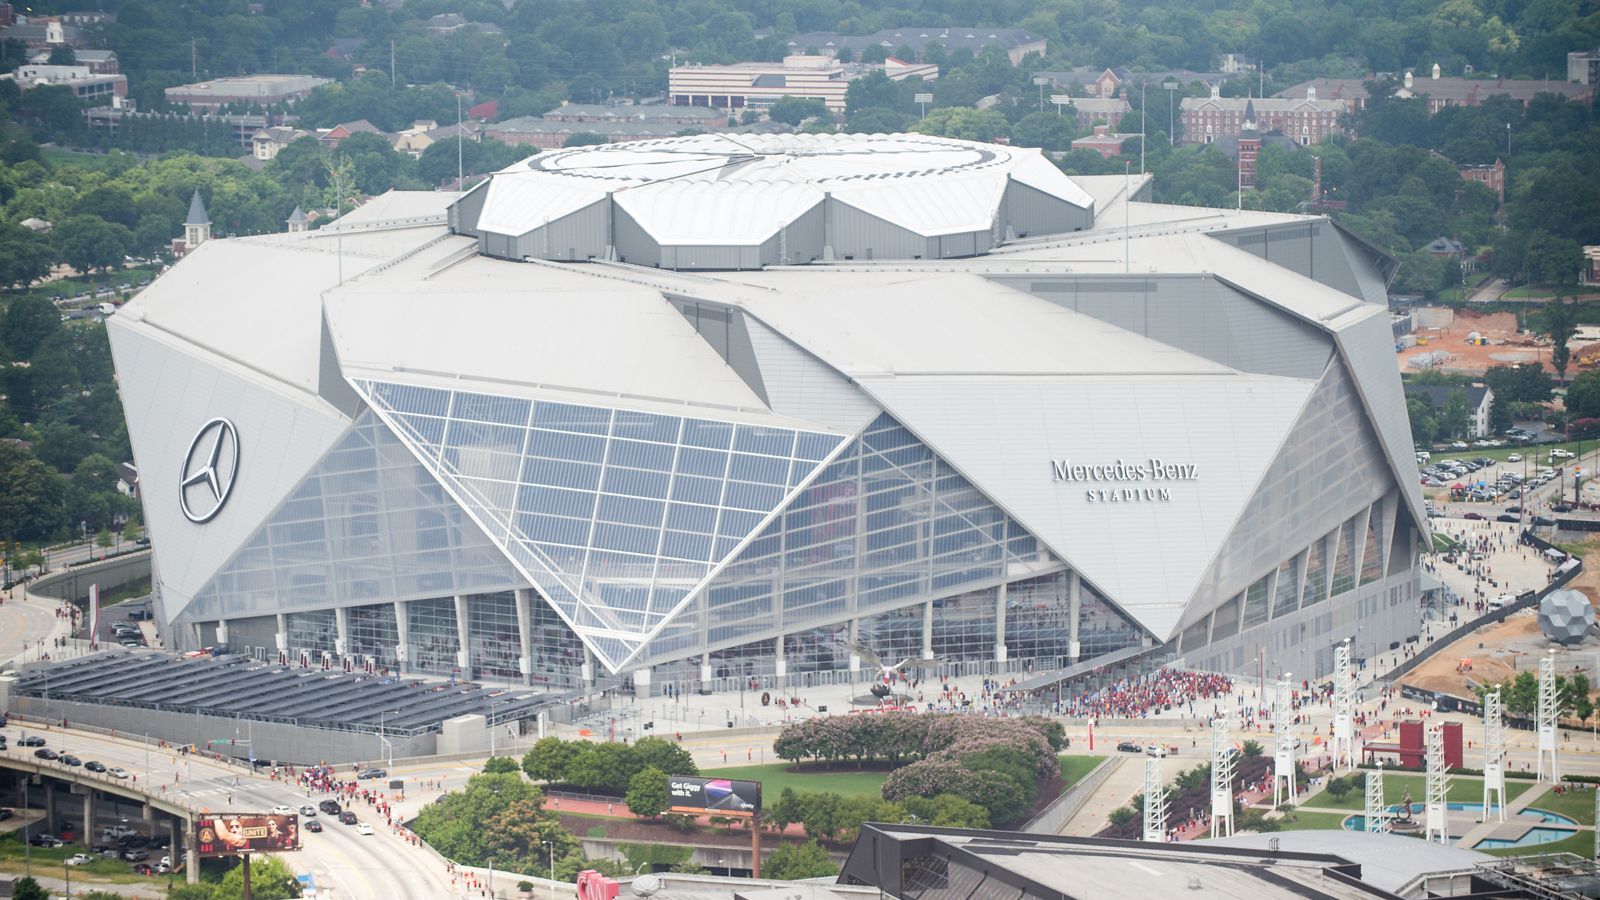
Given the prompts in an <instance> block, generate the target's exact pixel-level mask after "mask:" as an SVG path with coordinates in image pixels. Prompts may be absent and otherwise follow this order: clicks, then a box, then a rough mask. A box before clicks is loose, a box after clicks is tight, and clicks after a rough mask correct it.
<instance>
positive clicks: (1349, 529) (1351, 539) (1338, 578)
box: [1333, 516, 1359, 597]
mask: <svg viewBox="0 0 1600 900" xmlns="http://www.w3.org/2000/svg"><path fill="white" fill-rule="evenodd" d="M1357 518H1359V517H1358V516H1351V517H1350V518H1349V519H1346V520H1345V523H1344V524H1343V525H1341V526H1340V527H1339V550H1338V555H1336V556H1335V557H1334V563H1333V595H1334V596H1335V597H1337V596H1339V595H1340V594H1343V593H1346V592H1348V591H1349V590H1350V589H1351V588H1353V587H1355V586H1356V561H1355V560H1356V552H1357V547H1356V519H1357Z"/></svg>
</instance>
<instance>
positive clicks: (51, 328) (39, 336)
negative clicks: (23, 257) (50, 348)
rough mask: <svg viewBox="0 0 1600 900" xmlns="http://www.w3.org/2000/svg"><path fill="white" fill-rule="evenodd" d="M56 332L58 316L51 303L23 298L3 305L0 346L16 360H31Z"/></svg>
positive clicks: (40, 299)
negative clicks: (3, 346) (4, 306)
mask: <svg viewBox="0 0 1600 900" xmlns="http://www.w3.org/2000/svg"><path fill="white" fill-rule="evenodd" d="M60 330H61V313H60V312H58V311H57V310H56V308H55V305H54V304H52V303H51V302H50V301H49V300H47V299H45V298H44V297H39V296H35V295H31V294H29V295H24V296H22V297H18V298H16V299H15V300H12V301H11V302H10V303H9V304H7V306H6V314H5V318H3V319H0V344H4V345H5V347H6V349H7V350H10V351H11V352H12V354H14V355H15V356H16V358H17V359H32V358H33V352H34V351H35V350H37V349H38V348H39V345H40V344H42V343H44V341H45V339H46V338H48V337H50V336H51V335H53V334H55V333H56V332H58V331H60Z"/></svg>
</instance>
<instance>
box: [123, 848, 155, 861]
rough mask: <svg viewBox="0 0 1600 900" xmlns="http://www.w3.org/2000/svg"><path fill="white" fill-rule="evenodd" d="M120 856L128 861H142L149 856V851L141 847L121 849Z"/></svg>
mask: <svg viewBox="0 0 1600 900" xmlns="http://www.w3.org/2000/svg"><path fill="white" fill-rule="evenodd" d="M122 858H123V859H125V860H127V861H128V862H144V861H145V860H147V859H149V858H150V851H149V850H145V849H142V848H134V849H132V850H124V851H122Z"/></svg>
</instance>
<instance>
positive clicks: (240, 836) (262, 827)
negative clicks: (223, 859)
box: [194, 813, 300, 856]
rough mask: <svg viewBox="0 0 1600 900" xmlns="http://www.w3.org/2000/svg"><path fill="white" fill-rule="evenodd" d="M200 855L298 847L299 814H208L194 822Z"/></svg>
mask: <svg viewBox="0 0 1600 900" xmlns="http://www.w3.org/2000/svg"><path fill="white" fill-rule="evenodd" d="M194 846H195V849H196V850H197V851H198V852H199V854H200V855H201V856H231V855H233V854H236V853H277V852H279V851H281V850H299V849H300V817H299V816H297V815H294V814H293V813H291V814H289V815H270V814H268V813H221V814H218V813H208V814H206V815H202V816H200V817H198V818H196V819H195V821H194Z"/></svg>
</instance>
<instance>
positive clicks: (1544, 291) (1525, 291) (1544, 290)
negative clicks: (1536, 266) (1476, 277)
mask: <svg viewBox="0 0 1600 900" xmlns="http://www.w3.org/2000/svg"><path fill="white" fill-rule="evenodd" d="M1555 295H1556V291H1555V288H1552V287H1547V286H1545V285H1539V284H1524V285H1520V286H1518V287H1514V288H1512V289H1511V290H1509V291H1506V292H1505V293H1504V294H1501V295H1500V296H1501V297H1503V298H1505V299H1507V300H1531V299H1533V298H1535V297H1554V296H1555Z"/></svg>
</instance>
